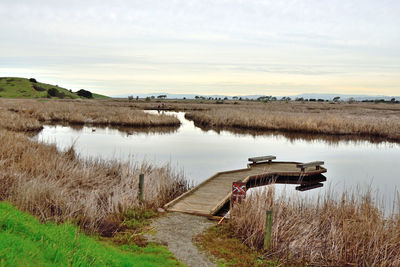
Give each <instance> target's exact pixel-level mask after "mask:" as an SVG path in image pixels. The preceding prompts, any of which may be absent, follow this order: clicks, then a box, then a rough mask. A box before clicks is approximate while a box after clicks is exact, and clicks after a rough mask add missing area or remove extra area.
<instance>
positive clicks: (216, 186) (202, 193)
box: [164, 156, 327, 216]
mask: <svg viewBox="0 0 400 267" xmlns="http://www.w3.org/2000/svg"><path fill="white" fill-rule="evenodd" d="M273 159H275V157H273V156H266V157H257V158H250V159H249V161H252V162H253V163H251V164H248V165H247V168H245V169H238V170H232V171H225V172H218V173H216V174H214V175H213V176H211V177H210V178H209V179H207V180H205V181H204V182H202V183H200V184H199V185H197V186H196V187H194V188H193V189H192V190H190V191H188V192H186V193H184V194H182V195H181V196H179V197H178V198H176V199H174V200H173V201H171V202H169V203H168V204H166V205H165V206H164V208H165V209H166V210H168V211H176V212H183V213H190V214H196V215H202V216H213V215H215V214H216V213H217V212H218V211H219V210H220V209H221V208H222V207H223V206H224V205H225V204H227V203H229V201H230V198H231V195H232V183H233V182H245V183H246V187H247V188H252V187H257V186H263V185H268V184H272V183H275V184H299V185H300V186H298V187H296V189H297V190H300V191H304V190H307V189H312V188H316V187H321V186H322V183H321V182H324V181H326V178H325V177H324V176H323V175H322V173H324V172H326V171H327V170H326V169H325V168H323V167H321V165H323V164H324V163H323V162H321V161H316V162H310V163H300V162H279V161H272V160H273Z"/></svg>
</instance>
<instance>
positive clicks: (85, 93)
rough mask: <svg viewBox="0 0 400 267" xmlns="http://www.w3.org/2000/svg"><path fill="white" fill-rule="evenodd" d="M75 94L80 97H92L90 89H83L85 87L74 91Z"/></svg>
mask: <svg viewBox="0 0 400 267" xmlns="http://www.w3.org/2000/svg"><path fill="white" fill-rule="evenodd" d="M76 94H77V95H78V96H80V97H84V98H93V95H92V93H91V92H90V91H88V90H85V89H80V90H79V91H77V92H76Z"/></svg>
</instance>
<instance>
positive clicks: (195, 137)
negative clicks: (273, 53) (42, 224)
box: [35, 112, 400, 202]
mask: <svg viewBox="0 0 400 267" xmlns="http://www.w3.org/2000/svg"><path fill="white" fill-rule="evenodd" d="M154 113H156V112H154ZM168 113H169V114H173V115H175V116H177V117H178V118H179V119H180V120H181V122H182V125H181V127H176V128H157V129H133V128H130V129H112V128H98V127H86V126H85V127H79V128H72V127H69V126H60V125H57V126H51V125H48V126H45V127H44V129H43V130H42V131H41V132H40V133H39V134H38V135H37V136H36V137H35V139H36V140H38V141H41V142H46V143H54V144H56V145H57V147H58V148H59V149H60V150H65V149H66V148H68V147H70V146H71V145H72V144H74V147H75V150H76V151H77V152H78V153H79V154H80V155H82V156H95V157H101V158H103V159H115V158H117V159H120V160H125V161H126V160H131V161H132V160H137V161H141V160H143V159H146V160H148V161H150V162H151V163H153V162H155V163H157V164H163V163H171V164H172V165H173V166H174V167H175V168H177V169H178V170H183V171H184V172H185V176H186V177H187V178H188V179H189V180H191V181H193V182H194V183H195V184H197V183H199V182H201V181H203V180H205V179H207V178H208V177H210V176H211V175H213V174H214V173H216V172H219V171H225V170H232V169H239V168H244V167H246V164H247V158H249V157H252V156H262V155H275V156H277V160H280V161H301V162H308V161H315V160H322V161H325V165H324V167H326V168H327V169H328V172H327V173H326V174H325V175H326V177H327V178H328V181H329V186H330V187H331V188H332V189H334V190H335V191H338V192H340V191H342V190H343V189H344V188H350V189H352V190H357V189H356V188H357V187H361V188H365V186H370V188H372V189H373V192H375V191H379V192H380V193H381V194H382V195H384V196H386V197H387V198H386V200H385V202H386V201H389V202H391V201H393V199H394V192H395V190H397V189H399V188H400V179H399V176H400V172H399V168H400V145H399V144H396V143H389V142H380V143H372V142H370V141H362V140H348V139H345V138H338V137H326V138H324V137H318V138H317V139H315V138H314V137H313V136H304V135H293V134H290V135H287V134H286V135H283V134H276V133H274V134H260V133H254V132H253V133H252V134H249V133H251V132H248V133H233V132H230V131H218V132H216V131H212V130H209V131H206V130H202V129H200V128H199V127H196V126H195V125H194V124H193V122H191V121H188V120H186V119H185V118H184V113H183V112H168ZM292 187H293V186H288V188H289V189H291V188H292ZM326 188H327V186H324V187H323V188H319V189H315V190H312V192H313V193H312V194H315V193H319V192H323V190H326Z"/></svg>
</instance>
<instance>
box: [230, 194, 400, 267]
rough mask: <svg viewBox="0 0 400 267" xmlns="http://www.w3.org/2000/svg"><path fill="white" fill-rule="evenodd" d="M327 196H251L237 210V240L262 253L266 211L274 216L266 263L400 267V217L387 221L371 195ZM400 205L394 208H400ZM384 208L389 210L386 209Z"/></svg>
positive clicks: (395, 215) (234, 219)
mask: <svg viewBox="0 0 400 267" xmlns="http://www.w3.org/2000/svg"><path fill="white" fill-rule="evenodd" d="M333 195H334V194H333V193H332V192H330V193H326V194H325V195H324V196H323V197H321V198H319V199H318V200H316V201H312V200H310V199H308V200H307V199H300V198H293V197H292V198H289V197H286V196H284V195H283V196H280V197H275V196H274V191H273V189H269V191H268V193H266V192H265V191H263V192H258V193H255V194H252V195H251V196H250V197H249V198H248V199H247V200H246V201H245V202H243V203H242V204H241V205H238V206H236V207H235V209H234V210H233V215H232V220H231V227H232V229H233V230H232V231H233V232H234V235H235V236H237V237H240V238H241V239H242V240H243V241H244V243H246V244H247V245H249V246H251V247H255V248H257V249H262V248H263V242H264V233H265V214H266V210H273V214H274V219H273V226H272V239H271V248H270V249H269V250H267V251H265V253H264V255H265V257H266V258H275V259H279V261H280V262H285V261H289V262H290V261H291V260H296V261H298V262H304V263H307V264H312V265H329V266H330V265H334V266H345V265H355V266H399V265H400V253H399V252H400V211H399V210H397V211H395V212H394V213H393V214H392V215H391V216H390V217H385V216H384V215H383V211H382V210H381V209H379V208H378V207H377V205H376V204H375V203H374V200H373V198H372V196H371V193H370V192H368V191H367V192H365V193H356V194H349V193H343V194H342V196H341V198H340V199H336V198H335V197H333ZM399 204H400V200H397V203H395V206H396V207H397V208H399V207H400V206H399ZM382 208H384V207H382Z"/></svg>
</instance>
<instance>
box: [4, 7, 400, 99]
mask: <svg viewBox="0 0 400 267" xmlns="http://www.w3.org/2000/svg"><path fill="white" fill-rule="evenodd" d="M398 14H400V2H399V1H361V0H357V1H347V2H344V1H317V0H312V1H256V0H251V1H239V0H231V1H208V0H207V1H206V0H203V1H194V0H185V1H154V0H153V1H113V2H112V3H111V2H104V1H94V0H89V1H75V0H71V1H43V0H38V1H28V0H25V1H10V0H3V1H1V2H0V32H1V33H2V34H1V35H0V69H1V70H2V71H3V73H5V72H7V73H8V74H9V75H13V76H30V73H34V74H36V75H41V76H42V77H43V78H49V79H54V80H57V79H58V81H57V83H59V84H66V85H73V86H76V85H79V84H81V83H83V84H85V85H86V86H92V87H96V88H99V90H102V92H103V93H105V92H107V90H110V91H115V90H119V92H122V93H129V90H142V91H145V90H154V89H157V88H160V87H161V88H166V87H168V88H170V90H171V93H172V92H174V90H178V89H179V90H187V91H188V92H191V91H193V90H200V91H199V92H194V93H202V92H201V90H208V91H210V90H221V91H218V93H227V91H226V90H250V91H252V93H257V92H259V91H260V90H264V89H263V88H267V87H273V86H277V82H273V83H270V82H268V81H270V80H274V81H275V80H278V79H281V81H282V84H286V85H285V86H286V87H285V88H287V90H292V91H293V93H302V92H303V91H304V90H308V89H307V88H311V87H312V88H314V89H315V88H321V89H320V90H328V89H332V88H334V89H335V90H356V89H354V88H357V90H362V89H360V88H368V90H370V89H369V88H372V89H373V90H376V93H377V94H379V93H382V92H383V91H385V92H391V93H392V94H396V93H397V94H400V85H399V84H400V83H399V79H396V78H394V77H396V76H397V77H400V70H399V63H398V62H400V50H399V49H398V47H400V33H399V31H398V25H400V16H398ZM218 76H220V77H221V78H220V79H218V78H217V77H218ZM378 77H382V78H381V80H379V78H378ZM388 77H390V78H388ZM239 78H240V79H239ZM246 78H247V79H251V80H248V81H246V80H244V79H246ZM189 79H192V80H189ZM357 79H359V80H357ZM224 80H225V82H224ZM254 80H256V81H263V82H261V83H258V82H254ZM317 81H318V82H319V84H315V83H316V82H317ZM113 83H114V84H118V86H113ZM391 83H392V84H391ZM196 85H198V86H196ZM350 85H351V86H350ZM240 86H243V87H242V88H241V87H240ZM340 86H342V87H340ZM116 88H117V89H116ZM177 88H178V89H177ZM352 88H353V89H352ZM224 90H225V91H224ZM285 90H286V89H285ZM366 90H367V89H366ZM357 92H359V91H357ZM109 94H114V92H110V93H109Z"/></svg>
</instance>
